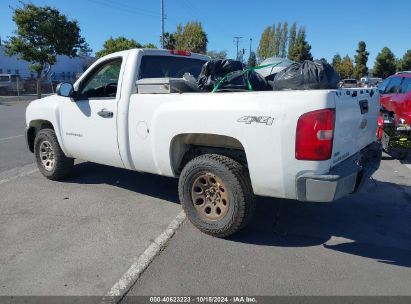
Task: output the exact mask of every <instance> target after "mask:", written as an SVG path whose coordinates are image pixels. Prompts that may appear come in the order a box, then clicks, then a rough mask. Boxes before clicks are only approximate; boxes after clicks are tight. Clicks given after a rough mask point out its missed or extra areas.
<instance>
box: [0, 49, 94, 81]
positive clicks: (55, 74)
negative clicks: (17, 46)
mask: <svg viewBox="0 0 411 304" xmlns="http://www.w3.org/2000/svg"><path fill="white" fill-rule="evenodd" d="M92 60H93V58H89V57H75V58H70V57H68V56H57V62H56V64H55V65H53V66H52V67H51V70H50V72H49V74H48V77H47V78H48V79H49V80H51V81H53V82H62V81H67V82H73V81H74V80H75V79H76V78H77V77H78V76H79V75H81V74H82V73H83V72H84V70H85V68H86V67H88V66H89V65H90V61H92ZM0 74H17V75H20V77H21V78H23V79H30V78H35V77H36V75H35V74H34V73H33V72H32V71H31V70H30V67H29V63H28V62H27V61H24V60H20V59H18V57H17V56H11V57H9V56H7V55H6V54H5V47H4V45H0Z"/></svg>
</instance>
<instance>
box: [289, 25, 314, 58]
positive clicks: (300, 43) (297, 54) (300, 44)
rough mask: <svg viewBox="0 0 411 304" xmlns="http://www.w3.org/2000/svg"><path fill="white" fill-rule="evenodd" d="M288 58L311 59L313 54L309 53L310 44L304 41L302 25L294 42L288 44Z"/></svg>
mask: <svg viewBox="0 0 411 304" xmlns="http://www.w3.org/2000/svg"><path fill="white" fill-rule="evenodd" d="M288 59H290V60H293V61H296V62H303V61H304V60H313V56H312V55H311V45H309V44H308V42H307V41H306V35H305V28H304V27H302V28H300V29H299V31H298V35H297V38H296V40H295V43H294V44H293V45H292V46H290V49H289V51H288Z"/></svg>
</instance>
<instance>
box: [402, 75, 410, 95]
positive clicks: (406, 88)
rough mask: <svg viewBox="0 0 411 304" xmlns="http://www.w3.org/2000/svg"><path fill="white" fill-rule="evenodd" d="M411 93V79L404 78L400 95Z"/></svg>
mask: <svg viewBox="0 0 411 304" xmlns="http://www.w3.org/2000/svg"><path fill="white" fill-rule="evenodd" d="M409 91H411V78H404V80H403V81H402V84H401V89H400V93H401V94H405V93H408V92H409Z"/></svg>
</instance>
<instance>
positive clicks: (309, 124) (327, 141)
mask: <svg viewBox="0 0 411 304" xmlns="http://www.w3.org/2000/svg"><path fill="white" fill-rule="evenodd" d="M334 121H335V110H334V109H324V110H318V111H313V112H308V113H305V114H303V115H302V116H300V118H299V119H298V122H297V130H296V132H297V133H296V139H295V158H296V159H299V160H327V159H330V158H331V153H332V148H333V138H334Z"/></svg>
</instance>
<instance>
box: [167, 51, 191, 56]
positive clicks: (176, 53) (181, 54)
mask: <svg viewBox="0 0 411 304" xmlns="http://www.w3.org/2000/svg"><path fill="white" fill-rule="evenodd" d="M169 52H170V54H172V55H179V56H191V52H189V51H181V50H170V51H169Z"/></svg>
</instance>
